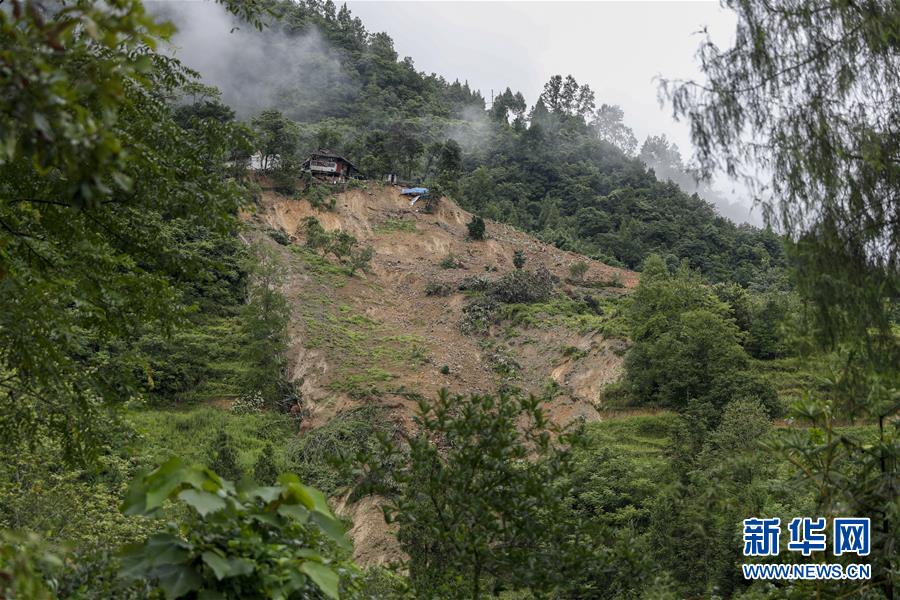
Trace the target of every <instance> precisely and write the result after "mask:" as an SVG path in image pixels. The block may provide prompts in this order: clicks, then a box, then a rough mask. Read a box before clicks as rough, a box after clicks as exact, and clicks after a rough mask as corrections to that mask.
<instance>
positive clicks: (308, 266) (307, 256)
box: [290, 245, 350, 288]
mask: <svg viewBox="0 0 900 600" xmlns="http://www.w3.org/2000/svg"><path fill="white" fill-rule="evenodd" d="M290 248H291V252H293V253H294V254H295V255H296V256H297V257H298V258H299V259H300V260H301V262H302V263H303V267H304V271H306V272H307V273H309V275H310V276H311V277H312V278H313V279H314V280H315V281H316V283H320V284H322V285H326V286H329V287H332V288H339V287H343V285H344V284H345V283H347V279H348V278H349V277H350V275H349V274H348V273H347V268H346V267H344V266H343V265H339V264H336V263H332V262H331V261H330V260H328V259H327V258H325V257H324V256H321V255H320V254H317V253H316V252H314V251H312V250H310V249H309V248H307V247H305V246H297V245H293V246H291V247H290Z"/></svg>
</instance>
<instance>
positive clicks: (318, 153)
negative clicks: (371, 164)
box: [304, 148, 359, 171]
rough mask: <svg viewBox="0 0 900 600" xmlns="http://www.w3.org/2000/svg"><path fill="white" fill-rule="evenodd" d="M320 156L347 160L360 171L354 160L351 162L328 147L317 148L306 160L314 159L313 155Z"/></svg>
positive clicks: (342, 160)
mask: <svg viewBox="0 0 900 600" xmlns="http://www.w3.org/2000/svg"><path fill="white" fill-rule="evenodd" d="M318 156H321V157H323V158H336V159H337V160H340V161H341V162H345V163H347V164H348V165H350V166H351V167H353V168H354V169H356V170H357V171H359V169H358V168H357V167H356V165H354V164H353V163H352V162H350V161H349V160H347V159H346V158H344V157H343V156H341V155H340V154H337V153H335V152H332V151H331V150H328V149H327V148H319V149H318V150H316V151H315V152H313V153H312V154H310V155H309V158H307V159H306V162H307V163H308V162H309V161H310V159H312V158H313V157H318ZM304 164H306V163H304Z"/></svg>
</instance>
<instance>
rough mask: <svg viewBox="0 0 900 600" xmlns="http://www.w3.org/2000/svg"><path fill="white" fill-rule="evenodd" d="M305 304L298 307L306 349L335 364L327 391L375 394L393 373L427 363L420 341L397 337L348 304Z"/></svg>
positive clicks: (324, 300) (310, 301)
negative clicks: (301, 318) (325, 357)
mask: <svg viewBox="0 0 900 600" xmlns="http://www.w3.org/2000/svg"><path fill="white" fill-rule="evenodd" d="M307 300H308V301H307V302H304V304H303V305H302V307H301V310H302V311H303V322H304V326H305V327H304V328H305V336H304V337H305V340H306V347H307V348H312V349H317V350H322V351H323V352H325V354H326V355H327V357H328V359H329V362H330V363H331V364H333V365H335V377H334V379H333V380H332V381H331V383H330V384H329V386H328V387H329V389H331V390H332V391H335V392H344V393H347V394H349V395H351V396H352V397H355V398H362V397H365V396H371V395H379V394H380V393H382V392H383V391H384V387H383V384H384V383H386V382H389V381H391V380H392V379H394V377H395V375H394V374H395V373H396V372H397V371H400V370H404V369H408V368H410V367H415V366H421V365H423V364H425V363H427V362H428V353H427V350H426V345H425V342H424V340H422V339H420V338H418V337H416V336H412V335H397V334H395V333H394V332H393V330H391V329H389V328H387V327H385V326H384V325H383V324H382V323H380V322H378V321H376V320H374V319H371V318H370V317H367V316H366V315H363V314H361V313H358V312H355V311H354V310H353V309H352V307H350V306H347V305H341V306H338V307H334V306H333V304H332V303H331V302H329V300H328V298H326V297H318V296H315V295H313V296H309V297H307Z"/></svg>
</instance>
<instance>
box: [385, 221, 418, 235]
mask: <svg viewBox="0 0 900 600" xmlns="http://www.w3.org/2000/svg"><path fill="white" fill-rule="evenodd" d="M398 231H403V232H407V233H412V232H414V231H416V222H415V221H411V220H407V219H388V220H387V221H384V222H382V223H379V224H378V225H377V226H376V227H375V232H376V233H394V232H398Z"/></svg>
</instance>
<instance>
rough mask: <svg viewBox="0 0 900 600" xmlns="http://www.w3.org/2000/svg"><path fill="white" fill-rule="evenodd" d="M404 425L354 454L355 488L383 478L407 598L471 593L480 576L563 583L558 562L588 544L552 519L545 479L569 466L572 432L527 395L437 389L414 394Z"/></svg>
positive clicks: (552, 496)
mask: <svg viewBox="0 0 900 600" xmlns="http://www.w3.org/2000/svg"><path fill="white" fill-rule="evenodd" d="M414 431H415V433H414V434H412V435H408V436H404V438H403V440H402V443H399V444H398V443H395V442H394V441H393V440H392V439H391V438H383V439H382V448H381V449H380V451H379V452H378V453H377V454H376V455H375V456H361V457H359V460H360V461H361V463H362V466H363V473H365V475H366V479H365V481H364V485H362V486H361V487H360V488H359V489H360V491H365V492H369V491H373V490H379V491H385V490H386V486H393V489H394V493H393V494H391V497H392V498H393V500H392V501H391V502H390V504H389V506H387V507H386V515H388V516H389V517H390V519H391V520H392V521H394V522H396V523H397V525H398V530H397V538H398V540H399V541H400V544H401V546H402V547H403V549H404V551H405V553H406V555H407V556H408V557H409V569H410V577H411V579H412V584H413V587H414V588H415V589H416V591H417V597H418V596H420V595H421V596H440V597H454V598H462V597H468V598H472V599H473V600H476V599H478V598H481V597H482V589H483V586H484V585H485V583H486V578H488V577H491V578H493V579H494V580H495V586H498V585H502V584H507V585H510V586H512V587H513V588H514V589H522V588H530V589H532V590H534V591H535V592H536V593H542V592H544V593H549V592H551V591H552V590H559V589H562V588H564V587H565V584H566V578H567V576H566V574H565V567H564V566H563V565H565V564H567V561H570V560H571V561H574V562H572V563H568V564H580V563H577V560H578V559H577V558H576V555H577V554H578V552H580V551H581V550H589V549H588V548H579V547H578V546H579V545H578V544H575V543H572V542H573V541H574V540H575V539H576V538H577V537H578V536H579V532H580V529H579V525H578V523H577V522H571V521H570V522H564V520H563V519H561V516H562V515H563V514H566V510H565V507H564V504H563V497H564V495H565V494H564V490H559V489H554V487H553V485H552V483H553V482H554V481H559V480H560V479H561V476H562V474H563V473H566V472H567V471H568V470H569V468H570V454H569V451H568V448H567V446H569V445H570V444H572V443H574V442H576V441H577V439H578V438H577V437H576V436H575V434H572V433H567V432H564V431H560V430H559V429H558V428H556V427H554V426H553V425H551V424H550V422H549V421H548V420H547V417H546V414H545V413H544V412H543V410H542V408H541V401H540V400H538V399H536V398H534V397H529V398H520V397H515V396H511V395H509V394H507V393H504V392H501V393H500V394H498V395H497V396H490V395H485V396H481V395H471V396H468V397H466V396H460V395H451V394H450V393H449V392H448V391H447V390H442V391H441V392H440V393H439V394H438V397H437V399H436V400H435V401H434V402H428V401H426V400H421V401H420V402H419V412H418V415H417V416H416V417H415V427H414ZM401 457H406V458H405V460H404V459H402V458H401Z"/></svg>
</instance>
